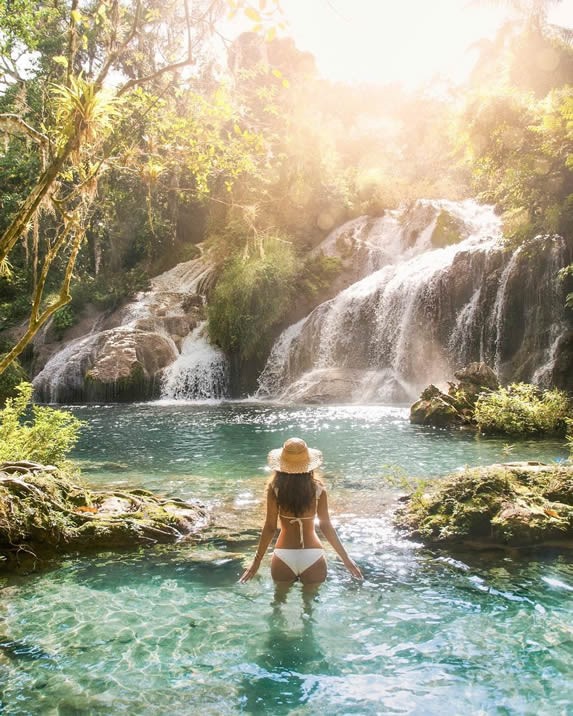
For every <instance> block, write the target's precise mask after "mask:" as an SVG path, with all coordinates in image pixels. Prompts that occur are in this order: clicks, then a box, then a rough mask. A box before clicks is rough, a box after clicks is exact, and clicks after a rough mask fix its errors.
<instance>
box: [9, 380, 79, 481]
mask: <svg viewBox="0 0 573 716" xmlns="http://www.w3.org/2000/svg"><path fill="white" fill-rule="evenodd" d="M16 392H17V395H16V397H14V398H8V399H7V400H6V404H5V406H4V408H2V410H0V462H17V461H19V460H33V461H35V462H39V463H43V464H44V465H55V466H56V467H63V466H66V464H67V457H68V455H69V453H70V451H71V450H72V448H73V447H74V445H75V444H76V442H77V441H78V438H79V431H80V428H81V421H79V420H78V419H77V418H76V417H74V416H73V415H72V414H71V413H69V412H66V411H63V410H54V409H53V408H48V407H45V406H40V405H32V392H33V390H32V386H31V385H30V384H29V383H21V384H20V385H19V386H18V388H17V391H16Z"/></svg>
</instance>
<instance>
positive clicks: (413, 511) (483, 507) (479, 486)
mask: <svg viewBox="0 0 573 716" xmlns="http://www.w3.org/2000/svg"><path fill="white" fill-rule="evenodd" d="M571 484H573V465H559V466H555V465H543V464H541V463H537V462H535V463H533V464H529V463H526V462H524V463H506V464H501V465H491V466H489V467H485V468H472V469H467V470H464V471H463V472H461V473H456V474H453V475H448V476H446V477H444V478H443V479H441V480H437V481H435V482H434V484H432V485H431V486H429V487H428V488H426V489H425V491H423V492H422V491H417V492H414V493H412V494H411V495H410V496H409V497H408V498H407V500H406V502H405V504H403V505H402V506H400V507H399V508H398V510H397V511H396V513H395V522H396V524H397V526H398V527H400V528H402V529H404V530H405V532H406V533H407V534H408V535H409V536H410V537H413V538H415V539H420V540H422V541H423V542H425V543H427V544H440V545H449V546H454V545H467V544H469V543H471V542H475V541H476V540H477V541H478V542H479V543H481V544H484V545H493V546H495V545H499V546H511V547H528V546H533V545H540V544H545V543H560V544H561V545H563V546H568V547H573V493H572V492H571V491H569V490H566V489H562V487H563V486H567V485H571ZM555 496H559V497H560V498H561V500H562V501H558V500H556V499H552V498H555Z"/></svg>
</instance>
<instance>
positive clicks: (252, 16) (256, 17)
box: [245, 7, 261, 22]
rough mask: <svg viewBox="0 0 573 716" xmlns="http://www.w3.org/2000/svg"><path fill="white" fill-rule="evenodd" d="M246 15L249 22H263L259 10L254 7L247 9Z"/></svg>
mask: <svg viewBox="0 0 573 716" xmlns="http://www.w3.org/2000/svg"><path fill="white" fill-rule="evenodd" d="M245 15H246V16H247V17H248V18H249V20H252V21H253V22H260V21H261V15H260V13H259V12H257V10H255V8H254V7H247V8H245Z"/></svg>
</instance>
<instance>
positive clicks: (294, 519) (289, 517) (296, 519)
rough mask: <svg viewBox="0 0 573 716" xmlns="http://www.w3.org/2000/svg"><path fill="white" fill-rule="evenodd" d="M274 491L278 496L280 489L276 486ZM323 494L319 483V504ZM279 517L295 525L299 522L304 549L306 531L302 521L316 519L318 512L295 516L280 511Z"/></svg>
mask: <svg viewBox="0 0 573 716" xmlns="http://www.w3.org/2000/svg"><path fill="white" fill-rule="evenodd" d="M274 493H275V495H276V496H277V497H278V490H277V489H276V487H275V489H274ZM321 495H322V487H321V486H320V485H317V486H316V502H317V504H318V498H319V497H320V496H321ZM279 517H281V518H282V519H283V520H288V522H289V523H290V524H291V525H294V523H295V522H297V523H298V529H299V531H300V546H301V547H302V549H304V531H303V528H302V521H303V520H314V518H315V517H316V512H315V513H314V515H309V516H308V517H293V516H292V515H281V513H280V512H279Z"/></svg>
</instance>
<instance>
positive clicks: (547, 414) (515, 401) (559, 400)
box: [474, 383, 573, 435]
mask: <svg viewBox="0 0 573 716" xmlns="http://www.w3.org/2000/svg"><path fill="white" fill-rule="evenodd" d="M572 414H573V406H572V405H571V401H570V399H569V398H568V396H567V394H566V393H565V392H564V391H562V390H540V389H539V388H537V387H536V386H535V385H531V384H529V383H512V384H511V385H509V386H507V387H502V388H498V390H495V391H492V392H489V393H482V394H481V395H480V396H479V398H478V400H477V402H476V405H475V408H474V420H475V422H476V424H477V426H478V428H479V429H480V430H481V431H483V432H495V433H506V434H508V435H532V434H533V435H534V434H551V433H554V434H561V435H564V434H565V432H566V430H567V426H568V419H569V418H570V417H571V416H572Z"/></svg>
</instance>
